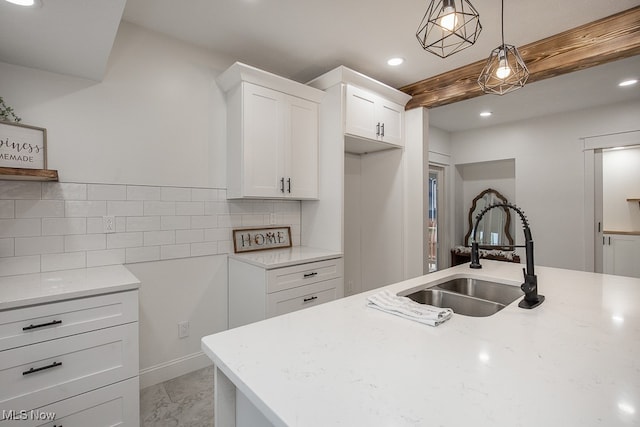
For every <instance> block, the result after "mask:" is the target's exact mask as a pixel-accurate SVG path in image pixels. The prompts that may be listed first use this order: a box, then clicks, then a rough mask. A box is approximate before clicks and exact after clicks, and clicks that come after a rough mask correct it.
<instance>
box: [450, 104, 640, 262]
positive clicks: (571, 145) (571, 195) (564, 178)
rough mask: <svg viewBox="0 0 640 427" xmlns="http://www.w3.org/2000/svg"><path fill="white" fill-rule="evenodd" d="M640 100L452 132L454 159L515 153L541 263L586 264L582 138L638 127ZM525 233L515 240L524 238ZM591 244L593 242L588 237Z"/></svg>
mask: <svg viewBox="0 0 640 427" xmlns="http://www.w3.org/2000/svg"><path fill="white" fill-rule="evenodd" d="M638 117H640V102H638V101H635V102H627V103H622V104H616V105H611V106H607V107H600V108H593V109H586V110H581V111H575V112H572V113H566V114H558V115H553V116H548V117H541V118H534V119H530V120H524V121H520V122H515V123H510V124H506V125H502V126H495V127H490V128H484V129H477V130H473V131H467V132H456V133H453V134H452V135H451V140H452V153H453V158H454V162H455V163H456V164H459V163H474V162H483V161H492V160H500V159H505V158H513V159H515V162H516V179H515V183H516V189H515V194H516V200H515V203H516V204H518V206H520V207H521V208H522V209H523V210H524V211H525V213H526V214H527V216H528V218H529V220H530V224H531V231H532V234H533V240H534V242H535V259H536V263H537V264H540V265H546V266H553V267H563V268H569V269H577V270H582V269H584V268H585V259H584V256H585V255H584V254H585V251H584V248H585V244H586V243H585V239H584V237H583V231H584V212H583V211H584V155H583V152H582V144H581V143H580V138H581V137H584V136H588V135H604V134H610V133H616V132H624V131H631V130H635V129H637V128H638ZM521 234H522V233H517V232H516V241H517V242H519V243H522V236H521ZM589 244H591V242H589Z"/></svg>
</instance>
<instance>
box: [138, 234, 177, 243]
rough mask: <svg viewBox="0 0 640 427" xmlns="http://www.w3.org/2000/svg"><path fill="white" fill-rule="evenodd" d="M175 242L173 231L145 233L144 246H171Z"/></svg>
mask: <svg viewBox="0 0 640 427" xmlns="http://www.w3.org/2000/svg"><path fill="white" fill-rule="evenodd" d="M175 242H176V233H175V231H145V232H144V246H160V245H173V244H174V243H175Z"/></svg>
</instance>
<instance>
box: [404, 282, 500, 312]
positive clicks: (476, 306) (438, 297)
mask: <svg viewBox="0 0 640 427" xmlns="http://www.w3.org/2000/svg"><path fill="white" fill-rule="evenodd" d="M407 297H408V298H411V299H412V300H414V301H415V302H419V303H420V304H428V305H433V306H436V307H442V308H450V309H452V310H453V312H454V313H457V314H464V315H465V316H473V317H487V316H491V315H492V314H495V313H497V312H498V311H500V310H502V309H503V308H504V307H505V306H504V304H500V303H497V302H492V301H485V300H481V299H478V298H473V297H468V296H465V295H460V294H455V293H453V292H446V291H441V290H438V289H433V288H431V289H422V290H420V291H417V292H414V293H412V294H409V295H407Z"/></svg>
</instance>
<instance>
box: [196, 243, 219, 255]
mask: <svg viewBox="0 0 640 427" xmlns="http://www.w3.org/2000/svg"><path fill="white" fill-rule="evenodd" d="M217 254H218V242H200V243H191V256H203V255H217Z"/></svg>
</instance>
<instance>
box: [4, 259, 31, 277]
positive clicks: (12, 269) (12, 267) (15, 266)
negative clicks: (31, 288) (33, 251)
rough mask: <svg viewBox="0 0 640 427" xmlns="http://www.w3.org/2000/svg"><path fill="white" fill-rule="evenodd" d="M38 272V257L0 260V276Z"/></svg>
mask: <svg viewBox="0 0 640 427" xmlns="http://www.w3.org/2000/svg"><path fill="white" fill-rule="evenodd" d="M39 272H40V255H31V256H14V257H10V258H0V276H13V275H14V274H29V273H39Z"/></svg>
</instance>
